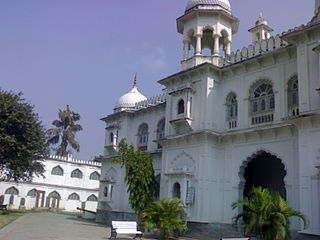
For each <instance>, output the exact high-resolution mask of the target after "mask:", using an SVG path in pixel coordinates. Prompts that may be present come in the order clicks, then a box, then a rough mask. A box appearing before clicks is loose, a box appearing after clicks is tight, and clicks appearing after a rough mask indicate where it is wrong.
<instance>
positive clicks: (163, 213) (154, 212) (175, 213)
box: [142, 198, 187, 239]
mask: <svg viewBox="0 0 320 240" xmlns="http://www.w3.org/2000/svg"><path fill="white" fill-rule="evenodd" d="M183 214H184V211H183V208H182V201H181V200H180V199H178V198H173V199H169V198H164V199H163V200H161V201H156V202H153V203H151V204H150V206H149V207H148V208H147V209H146V210H145V211H144V212H143V213H142V217H143V222H144V224H145V225H146V227H149V228H158V229H159V231H160V232H159V233H160V239H168V238H169V236H170V235H172V234H175V235H176V234H181V233H183V232H185V231H186V230H187V225H186V224H185V222H184V221H183V220H182V219H181V216H182V215H183Z"/></svg>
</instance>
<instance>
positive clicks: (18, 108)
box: [0, 88, 47, 181]
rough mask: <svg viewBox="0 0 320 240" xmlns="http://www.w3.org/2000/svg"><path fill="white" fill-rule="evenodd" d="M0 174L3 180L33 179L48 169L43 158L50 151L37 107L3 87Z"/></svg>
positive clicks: (0, 104) (0, 113) (0, 99)
mask: <svg viewBox="0 0 320 240" xmlns="http://www.w3.org/2000/svg"><path fill="white" fill-rule="evenodd" d="M0 143H1V144H0V171H1V173H0V176H1V178H2V180H14V181H19V180H24V181H26V180H31V179H32V176H33V174H35V175H37V176H39V175H42V174H43V172H44V168H43V164H42V163H41V162H40V161H39V160H40V159H41V158H43V157H44V156H45V155H46V153H47V145H46V139H45V130H44V128H43V126H42V124H41V122H40V121H39V118H38V115H37V114H36V113H35V112H34V107H33V106H31V105H30V104H29V103H27V102H26V100H25V99H23V98H22V93H18V94H15V93H13V92H7V91H4V90H2V89H1V88H0Z"/></svg>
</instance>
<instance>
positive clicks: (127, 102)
mask: <svg viewBox="0 0 320 240" xmlns="http://www.w3.org/2000/svg"><path fill="white" fill-rule="evenodd" d="M146 99H147V98H146V97H145V96H143V95H142V94H141V93H140V92H139V91H138V88H137V86H136V85H133V87H132V89H131V90H130V92H128V93H126V94H124V95H122V96H121V97H120V98H119V99H118V101H117V102H116V105H115V109H118V108H133V107H134V106H135V104H136V103H137V102H141V101H144V100H146Z"/></svg>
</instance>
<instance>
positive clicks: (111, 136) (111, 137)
mask: <svg viewBox="0 0 320 240" xmlns="http://www.w3.org/2000/svg"><path fill="white" fill-rule="evenodd" d="M109 141H110V143H113V132H112V133H110V138H109Z"/></svg>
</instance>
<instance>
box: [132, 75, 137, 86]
mask: <svg viewBox="0 0 320 240" xmlns="http://www.w3.org/2000/svg"><path fill="white" fill-rule="evenodd" d="M136 86H137V73H136V74H135V75H134V79H133V84H132V88H134V87H136Z"/></svg>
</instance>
